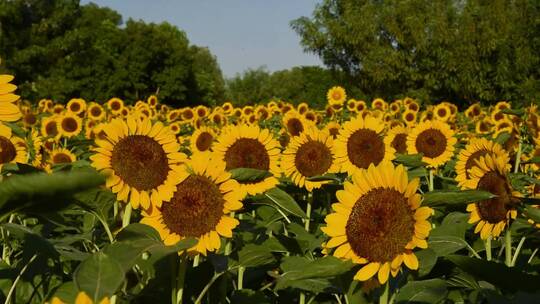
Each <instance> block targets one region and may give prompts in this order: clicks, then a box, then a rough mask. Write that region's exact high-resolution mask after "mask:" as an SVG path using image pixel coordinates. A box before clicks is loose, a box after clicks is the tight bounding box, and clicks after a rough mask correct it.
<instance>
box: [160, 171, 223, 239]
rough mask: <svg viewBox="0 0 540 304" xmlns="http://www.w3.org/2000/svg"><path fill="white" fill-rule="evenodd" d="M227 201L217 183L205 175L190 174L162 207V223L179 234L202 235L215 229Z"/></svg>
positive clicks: (187, 235) (188, 235)
mask: <svg viewBox="0 0 540 304" xmlns="http://www.w3.org/2000/svg"><path fill="white" fill-rule="evenodd" d="M224 204H225V200H224V198H223V195H222V194H221V192H220V191H219V188H218V186H217V185H216V184H215V183H213V182H212V181H211V180H210V179H208V178H207V177H204V176H200V175H190V176H189V177H188V178H186V179H185V180H184V181H183V182H182V183H180V184H179V185H178V186H177V188H176V192H175V194H174V197H173V198H172V199H171V201H170V202H168V203H164V204H163V206H162V207H161V214H162V216H163V223H164V224H165V226H167V228H169V230H170V231H172V232H174V233H176V234H178V235H181V236H186V237H200V236H201V235H203V234H205V233H208V232H210V231H212V230H215V229H216V226H217V224H218V223H219V221H220V219H221V217H222V216H223V206H224Z"/></svg>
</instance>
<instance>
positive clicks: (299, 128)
mask: <svg viewBox="0 0 540 304" xmlns="http://www.w3.org/2000/svg"><path fill="white" fill-rule="evenodd" d="M282 123H283V126H284V127H285V129H286V130H287V132H289V134H290V135H291V136H298V135H300V133H302V132H304V130H305V129H306V128H308V127H309V126H311V125H313V123H312V121H309V120H307V119H306V118H305V117H304V116H303V115H300V114H299V113H298V112H296V110H290V111H288V112H287V113H286V114H285V115H284V116H283V121H282Z"/></svg>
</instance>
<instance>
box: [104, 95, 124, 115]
mask: <svg viewBox="0 0 540 304" xmlns="http://www.w3.org/2000/svg"><path fill="white" fill-rule="evenodd" d="M107 107H108V108H109V110H110V111H111V113H112V114H114V115H118V114H121V113H122V109H123V108H124V101H123V100H122V99H120V98H116V97H114V98H111V99H109V101H107Z"/></svg>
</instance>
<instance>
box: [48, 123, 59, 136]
mask: <svg viewBox="0 0 540 304" xmlns="http://www.w3.org/2000/svg"><path fill="white" fill-rule="evenodd" d="M45 131H46V132H47V135H49V136H56V135H57V134H58V127H57V125H56V121H50V122H48V123H47V125H46V126H45Z"/></svg>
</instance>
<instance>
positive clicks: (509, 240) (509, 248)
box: [504, 228, 512, 267]
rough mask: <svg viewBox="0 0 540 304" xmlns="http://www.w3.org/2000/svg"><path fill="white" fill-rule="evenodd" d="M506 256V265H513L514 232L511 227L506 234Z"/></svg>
mask: <svg viewBox="0 0 540 304" xmlns="http://www.w3.org/2000/svg"><path fill="white" fill-rule="evenodd" d="M504 256H505V260H504V263H505V264H506V266H508V267H512V232H510V228H509V229H506V233H505V234H504Z"/></svg>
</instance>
